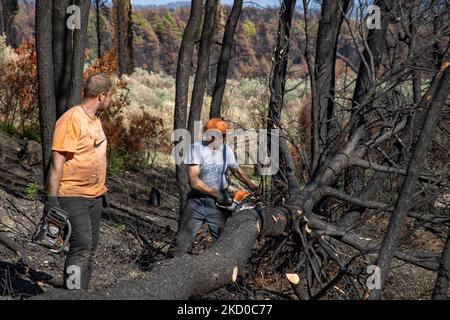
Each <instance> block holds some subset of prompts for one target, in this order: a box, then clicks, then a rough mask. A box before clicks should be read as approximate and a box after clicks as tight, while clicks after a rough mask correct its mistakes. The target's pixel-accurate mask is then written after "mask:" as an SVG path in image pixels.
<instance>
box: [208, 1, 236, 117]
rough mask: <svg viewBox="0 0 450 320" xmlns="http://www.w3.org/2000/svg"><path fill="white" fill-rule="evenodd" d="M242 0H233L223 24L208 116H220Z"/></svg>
mask: <svg viewBox="0 0 450 320" xmlns="http://www.w3.org/2000/svg"><path fill="white" fill-rule="evenodd" d="M243 2H244V1H243V0H235V1H234V3H233V7H232V9H231V13H230V16H229V17H228V20H227V23H226V25H225V32H224V34H223V41H222V50H221V52H220V58H219V64H218V66H217V76H216V83H215V85H214V92H213V95H212V101H211V110H210V112H209V117H210V118H218V117H220V114H221V110H222V101H223V94H224V92H225V86H226V82H227V75H228V64H229V62H230V58H231V49H232V47H233V38H234V33H235V32H236V27H237V24H238V22H239V16H240V15H241V11H242V4H243Z"/></svg>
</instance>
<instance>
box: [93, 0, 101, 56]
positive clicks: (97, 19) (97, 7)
mask: <svg viewBox="0 0 450 320" xmlns="http://www.w3.org/2000/svg"><path fill="white" fill-rule="evenodd" d="M100 2H101V0H95V32H96V34H97V58H98V59H100V58H101V57H102V29H101V24H100V7H101V4H100Z"/></svg>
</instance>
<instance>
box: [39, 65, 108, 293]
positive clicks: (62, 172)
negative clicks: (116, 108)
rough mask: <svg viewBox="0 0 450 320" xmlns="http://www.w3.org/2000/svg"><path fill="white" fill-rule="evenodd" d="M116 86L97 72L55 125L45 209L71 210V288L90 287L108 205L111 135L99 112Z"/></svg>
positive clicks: (67, 270) (68, 273)
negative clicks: (78, 101) (102, 218)
mask: <svg viewBox="0 0 450 320" xmlns="http://www.w3.org/2000/svg"><path fill="white" fill-rule="evenodd" d="M112 91H113V86H112V82H111V79H110V78H109V77H108V76H107V75H105V74H103V73H96V74H92V75H91V76H89V77H88V79H87V80H86V82H85V85H84V90H83V96H84V99H83V102H82V103H81V104H80V105H78V106H74V107H72V108H70V109H69V110H68V111H67V112H66V113H64V114H63V115H62V116H61V117H60V118H59V119H58V121H57V122H56V126H55V132H54V136H53V144H52V160H51V163H50V169H49V176H48V182H47V187H46V194H47V195H46V199H45V202H44V214H46V213H47V212H48V211H49V210H50V208H51V207H52V206H57V207H60V208H61V209H63V210H64V211H66V212H67V213H69V220H70V223H71V225H72V235H71V237H70V240H69V244H70V248H69V253H68V255H67V258H66V262H65V266H64V285H65V287H66V288H67V289H88V285H89V281H90V279H91V275H92V271H93V266H94V253H95V250H96V248H97V244H98V239H99V226H100V216H101V213H102V211H103V209H104V207H106V206H107V199H106V192H107V188H106V186H105V181H106V137H105V133H104V132H103V128H102V124H101V122H100V119H99V118H98V117H97V114H98V112H100V111H103V110H105V109H106V108H107V107H108V105H109V103H110V101H111V96H112ZM74 272H76V273H77V274H75V275H74ZM74 277H76V278H74Z"/></svg>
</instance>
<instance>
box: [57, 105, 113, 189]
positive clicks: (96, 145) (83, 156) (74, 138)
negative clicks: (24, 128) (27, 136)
mask: <svg viewBox="0 0 450 320" xmlns="http://www.w3.org/2000/svg"><path fill="white" fill-rule="evenodd" d="M52 150H54V151H59V152H64V153H67V154H68V155H67V156H66V158H67V160H66V162H65V163H64V171H63V174H62V178H61V183H60V185H59V191H58V196H59V197H87V198H95V197H98V196H101V195H102V194H104V193H105V192H106V191H107V190H108V189H107V188H106V186H105V182H106V136H105V133H104V132H103V128H102V124H101V122H100V119H99V118H96V119H95V120H92V119H91V118H90V117H89V116H88V115H87V114H86V112H85V111H84V110H83V109H82V107H81V106H77V107H73V108H71V109H69V110H68V111H66V113H64V114H63V115H62V116H61V117H60V118H59V119H58V121H57V122H56V126H55V133H54V135H53V146H52Z"/></svg>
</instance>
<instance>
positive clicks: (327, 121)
mask: <svg viewBox="0 0 450 320" xmlns="http://www.w3.org/2000/svg"><path fill="white" fill-rule="evenodd" d="M349 4H350V1H349V0H341V1H329V0H328V1H327V0H326V1H324V2H323V4H322V11H321V18H320V22H319V30H318V32H317V43H316V57H315V63H314V73H315V75H314V81H315V84H314V86H315V91H314V92H315V93H316V94H315V96H313V107H312V112H311V118H312V119H311V124H312V131H313V134H312V139H313V141H312V144H311V147H312V150H311V153H312V160H311V162H312V165H311V167H312V168H311V169H312V170H311V171H314V170H315V168H316V167H317V165H318V164H319V162H320V159H321V158H323V157H324V155H325V148H326V146H328V145H329V143H330V140H331V139H332V138H333V137H334V136H335V134H336V128H335V129H334V130H332V127H333V123H334V127H335V126H336V119H335V116H336V115H335V113H334V96H335V94H334V90H335V61H336V50H337V41H338V36H339V32H340V29H341V25H342V22H343V21H344V16H345V15H346V13H347V10H348V7H349Z"/></svg>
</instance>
